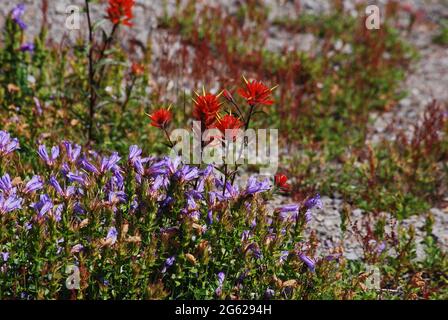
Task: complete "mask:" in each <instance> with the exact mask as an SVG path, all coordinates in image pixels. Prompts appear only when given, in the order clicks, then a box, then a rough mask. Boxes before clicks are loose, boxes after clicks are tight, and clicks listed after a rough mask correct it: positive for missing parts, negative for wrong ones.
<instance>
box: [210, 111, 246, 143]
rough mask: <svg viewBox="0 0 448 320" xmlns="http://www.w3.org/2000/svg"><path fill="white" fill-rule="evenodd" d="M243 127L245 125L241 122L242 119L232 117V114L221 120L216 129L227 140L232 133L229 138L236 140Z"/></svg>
mask: <svg viewBox="0 0 448 320" xmlns="http://www.w3.org/2000/svg"><path fill="white" fill-rule="evenodd" d="M243 125H244V124H243V122H241V121H240V119H238V118H236V117H234V116H232V115H231V114H226V115H225V116H224V117H222V118H221V119H218V121H217V122H216V125H215V127H216V128H217V129H219V131H221V132H222V134H223V135H224V137H225V138H228V135H229V133H230V137H229V138H231V139H233V140H235V138H236V136H237V133H238V129H240V128H241V127H242V126H243Z"/></svg>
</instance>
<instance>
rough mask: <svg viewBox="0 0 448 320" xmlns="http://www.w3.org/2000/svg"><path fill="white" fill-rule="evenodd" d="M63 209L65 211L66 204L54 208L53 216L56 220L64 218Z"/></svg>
mask: <svg viewBox="0 0 448 320" xmlns="http://www.w3.org/2000/svg"><path fill="white" fill-rule="evenodd" d="M62 211H64V204H62V203H61V204H60V205H57V206H56V207H55V209H54V210H53V218H54V220H55V221H56V222H59V221H61V219H62Z"/></svg>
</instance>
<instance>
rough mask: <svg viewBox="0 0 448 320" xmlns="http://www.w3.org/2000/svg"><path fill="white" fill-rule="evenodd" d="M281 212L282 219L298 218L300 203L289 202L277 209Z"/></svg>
mask: <svg viewBox="0 0 448 320" xmlns="http://www.w3.org/2000/svg"><path fill="white" fill-rule="evenodd" d="M276 211H277V212H278V213H279V217H280V220H281V221H289V222H291V221H295V220H297V216H298V214H299V205H297V204H289V205H285V206H283V207H280V208H278V209H277V210H276Z"/></svg>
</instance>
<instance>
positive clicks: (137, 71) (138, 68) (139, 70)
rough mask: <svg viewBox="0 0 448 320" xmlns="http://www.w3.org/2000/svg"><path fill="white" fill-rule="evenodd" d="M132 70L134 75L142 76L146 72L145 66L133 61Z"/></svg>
mask: <svg viewBox="0 0 448 320" xmlns="http://www.w3.org/2000/svg"><path fill="white" fill-rule="evenodd" d="M131 72H132V74H133V75H134V76H141V75H142V74H143V73H144V72H145V66H144V65H142V64H139V63H136V62H134V63H132V66H131Z"/></svg>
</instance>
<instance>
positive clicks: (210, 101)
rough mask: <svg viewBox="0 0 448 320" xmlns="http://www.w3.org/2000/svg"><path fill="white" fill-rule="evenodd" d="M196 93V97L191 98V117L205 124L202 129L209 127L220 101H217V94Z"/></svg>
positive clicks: (219, 106)
mask: <svg viewBox="0 0 448 320" xmlns="http://www.w3.org/2000/svg"><path fill="white" fill-rule="evenodd" d="M196 95H197V98H196V99H193V101H194V109H193V117H194V118H195V119H196V120H198V121H201V124H203V125H204V126H205V128H203V129H206V128H210V127H211V126H212V125H213V124H214V123H215V121H216V117H217V116H218V112H219V111H220V110H221V106H222V103H221V102H219V99H218V96H216V95H214V94H211V93H207V94H206V93H205V92H204V94H203V95H202V96H200V95H199V94H196Z"/></svg>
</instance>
